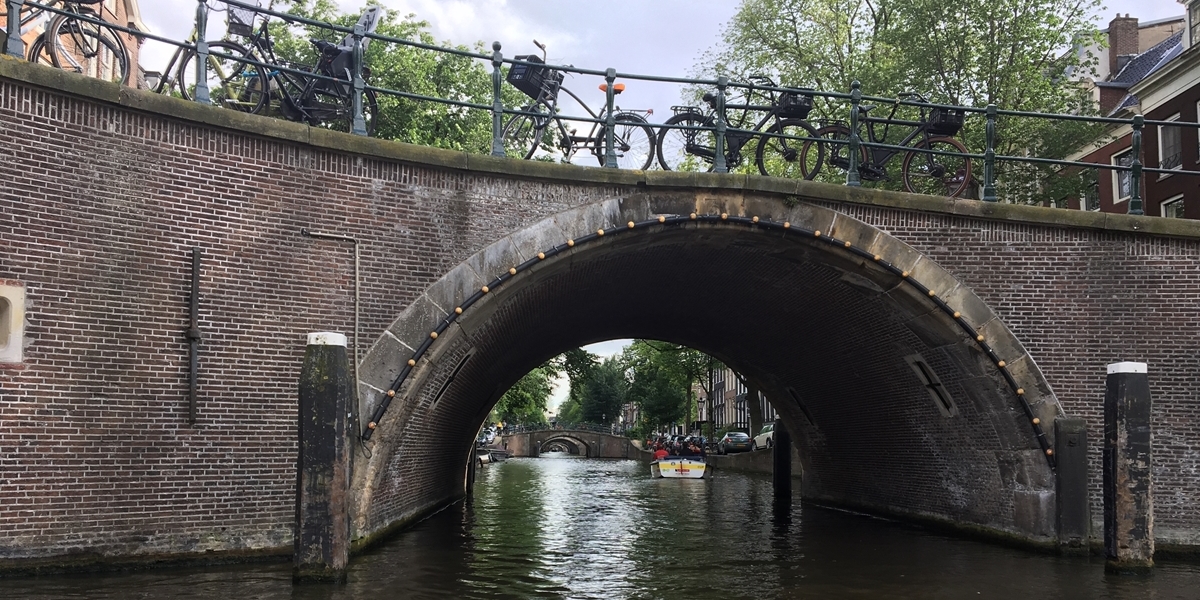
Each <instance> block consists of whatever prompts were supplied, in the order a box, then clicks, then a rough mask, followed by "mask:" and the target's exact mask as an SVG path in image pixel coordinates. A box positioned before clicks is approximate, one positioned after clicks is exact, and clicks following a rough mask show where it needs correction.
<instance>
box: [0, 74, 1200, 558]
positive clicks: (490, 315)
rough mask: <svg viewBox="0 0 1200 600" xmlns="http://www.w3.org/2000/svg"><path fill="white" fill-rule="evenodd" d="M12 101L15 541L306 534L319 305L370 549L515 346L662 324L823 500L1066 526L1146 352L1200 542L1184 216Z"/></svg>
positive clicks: (1178, 535)
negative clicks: (777, 441) (348, 393)
mask: <svg viewBox="0 0 1200 600" xmlns="http://www.w3.org/2000/svg"><path fill="white" fill-rule="evenodd" d="M0 123H3V126H2V127H0V175H2V176H0V181H2V182H3V183H2V184H0V194H2V195H0V290H2V291H3V292H4V293H5V294H8V295H9V296H11V297H12V298H13V302H16V301H17V300H19V302H20V304H19V306H21V307H22V309H23V316H24V318H23V319H22V320H21V321H20V324H22V325H23V327H8V328H5V327H0V331H4V332H8V335H9V337H10V339H8V340H0V342H2V343H0V346H3V345H4V344H7V345H8V347H9V348H20V349H21V352H20V353H18V355H19V357H18V358H17V360H15V361H8V362H5V363H4V364H0V423H3V424H4V426H3V427H0V464H2V465H3V469H2V470H0V478H2V481H0V505H2V506H4V507H5V509H4V510H3V511H0V532H3V533H0V559H5V560H7V561H8V562H7V563H6V564H18V565H20V564H29V565H40V564H60V563H69V562H72V561H76V560H81V559H77V558H76V557H78V556H83V555H87V556H88V557H92V558H89V559H88V560H93V559H95V560H103V561H124V560H143V559H146V558H147V557H151V558H161V557H164V556H167V557H192V556H200V555H204V554H206V553H209V552H217V553H220V552H237V553H265V554H271V553H282V554H286V553H289V552H290V548H291V544H292V539H291V536H292V522H293V514H294V513H293V511H294V489H295V488H294V486H295V471H294V468H295V456H296V381H297V379H298V370H299V366H300V363H301V358H302V357H303V353H304V340H305V334H306V333H308V332H312V331H329V330H332V331H341V332H345V333H347V335H348V336H349V337H350V339H351V346H352V348H351V350H352V354H357V355H358V356H359V357H360V358H361V360H360V361H359V362H358V364H357V371H356V374H357V377H358V382H359V385H358V407H357V410H356V411H353V412H354V414H353V415H352V416H353V418H354V429H355V431H356V432H359V433H361V435H362V437H363V439H362V440H361V441H359V442H357V443H356V447H355V453H354V464H353V473H352V477H351V482H350V483H351V487H350V489H351V511H350V515H349V517H350V527H351V530H352V532H353V536H354V538H355V539H357V540H358V541H359V543H360V544H366V543H368V542H370V541H371V540H373V539H377V538H378V537H379V536H381V535H384V534H386V533H388V532H390V531H394V530H396V529H397V528H399V527H403V526H405V525H407V524H410V523H412V522H414V520H416V519H419V518H421V517H423V516H424V515H427V514H429V513H430V512H431V511H434V510H437V509H438V508H439V507H442V506H444V505H445V504H446V503H447V502H452V501H454V500H456V499H458V498H460V497H462V496H463V494H464V491H465V490H464V481H465V480H466V478H465V473H466V469H467V466H468V463H469V459H470V457H471V452H472V444H473V440H474V437H475V434H476V432H477V431H478V430H479V427H480V425H481V424H482V422H483V421H484V419H486V417H487V414H488V412H489V410H490V409H491V407H492V406H493V405H494V403H495V402H496V400H497V399H498V398H499V397H500V395H501V394H502V393H503V392H504V391H505V389H507V387H508V386H510V385H511V384H512V383H514V382H515V381H516V380H517V379H518V378H520V377H521V376H522V375H523V374H524V373H525V372H527V371H528V370H529V369H530V368H533V367H535V366H537V365H539V364H541V363H542V362H543V361H545V360H547V359H548V358H550V357H552V356H554V355H556V354H558V353H560V352H562V351H564V350H567V349H569V348H573V347H577V346H580V345H584V344H588V343H591V342H596V341H601V340H606V339H613V338H624V337H644V338H653V339H659V340H667V341H671V342H677V343H681V344H686V345H688V346H691V347H694V348H698V349H701V350H704V351H706V352H709V353H711V354H713V355H714V356H716V357H718V358H719V359H721V360H722V361H724V362H726V363H727V364H729V365H731V366H734V367H735V368H737V369H738V370H739V371H741V372H742V373H745V374H746V376H747V377H750V378H752V379H753V380H754V381H755V382H757V383H758V384H759V385H760V386H761V387H762V388H763V389H764V390H765V391H766V393H767V394H768V395H769V397H770V398H771V400H772V402H773V403H774V405H775V406H776V407H777V408H778V410H779V412H780V415H781V418H782V419H783V420H784V422H785V423H786V425H787V428H788V430H789V431H790V432H792V437H793V440H794V443H795V444H796V446H797V447H798V449H799V454H800V457H801V461H802V463H803V472H804V478H803V484H802V493H803V494H804V496H806V497H808V498H813V499H819V500H822V501H824V502H827V503H836V504H841V505H845V506H852V507H857V508H860V509H865V510H870V511H875V512H880V513H887V514H891V515H898V516H904V517H911V518H915V519H922V520H936V521H939V522H943V523H949V524H954V525H958V526H961V527H964V528H966V529H970V530H972V531H984V532H990V533H992V534H995V535H999V536H1004V537H1009V538H1016V539H1020V540H1025V541H1028V542H1032V543H1047V544H1048V543H1052V542H1053V541H1054V540H1055V538H1056V537H1057V530H1056V523H1055V515H1056V502H1057V491H1056V477H1057V471H1056V469H1057V465H1056V461H1055V457H1054V456H1053V455H1052V454H1049V453H1048V452H1047V451H1048V450H1052V449H1053V448H1054V442H1055V440H1054V435H1055V433H1054V431H1055V429H1054V424H1055V422H1056V421H1057V420H1059V419H1061V418H1063V417H1064V416H1072V417H1079V418H1082V419H1084V420H1085V422H1086V424H1087V428H1088V430H1089V433H1090V436H1091V439H1092V440H1098V439H1099V437H1100V433H1101V425H1102V422H1103V415H1102V406H1103V396H1104V377H1105V371H1104V368H1105V365H1106V364H1107V363H1111V362H1116V361H1120V360H1139V361H1144V362H1147V363H1149V364H1150V368H1151V375H1150V382H1151V391H1152V394H1153V398H1154V412H1153V415H1152V418H1153V423H1154V440H1155V454H1154V464H1153V474H1154V485H1155V511H1156V515H1155V526H1156V535H1157V538H1158V540H1159V544H1160V546H1169V545H1175V546H1177V547H1180V548H1192V549H1195V548H1197V547H1200V509H1198V508H1197V505H1196V503H1195V501H1194V499H1195V498H1196V497H1197V496H1200V472H1198V471H1197V470H1196V469H1195V464H1196V458H1197V456H1200V405H1197V404H1196V402H1195V398H1196V397H1197V396H1200V393H1198V392H1200V390H1198V389H1197V386H1198V385H1200V384H1198V383H1197V382H1200V351H1198V350H1200V348H1198V347H1197V340H1198V339H1200V337H1197V335H1196V332H1197V328H1198V326H1200V317H1197V315H1200V260H1197V259H1198V258H1200V228H1198V227H1197V226H1196V224H1195V222H1192V221H1181V220H1175V219H1155V218H1145V217H1130V216H1125V215H1113V214H1096V213H1087V212H1079V211H1067V210H1053V209H1044V208H1036V207H1027V206H1014V205H1006V204H984V203H980V202H975V201H969V200H954V199H947V198H935V197H926V196H914V195H906V194H899V193H889V192H882V191H875V190H863V189H852V188H846V187H840V186H832V185H825V184H819V183H812V182H804V181H790V180H778V179H770V178H760V177H746V176H734V175H728V176H718V175H709V174H685V173H666V172H619V171H613V170H604V169H585V168H577V167H573V166H562V165H547V164H540V163H536V162H522V161H511V160H506V159H497V158H493V157H488V156H478V155H467V154H462V153H457V152H449V151H442V150H436V149H431V148H418V147H413V146H408V145H404V144H398V143H392V142H385V141H380V140H372V139H360V138H355V137H351V136H346V135H341V134H337V133H332V132H328V131H324V130H321V129H315V128H309V127H305V126H301V125H297V124H293V123H285V122H280V121H274V120H270V119H265V118H260V117H256V116H251V115H243V114H237V113H233V112H231V111H222V110H218V109H213V108H208V107H202V106H197V105H195V104H189V103H186V102H182V101H178V100H175V99H171V98H164V97H158V96H154V95H151V94H146V93H142V92H139V91H136V90H128V89H122V88H117V87H114V86H109V85H107V84H104V83H101V82H97V81H93V80H86V79H83V78H78V77H74V76H71V75H70V74H66V73H62V72H59V71H54V70H48V69H43V68H40V67H38V66H37V65H30V64H27V63H23V62H18V61H14V60H10V59H3V60H0ZM302 231H303V232H307V233H309V234H311V235H304V234H303V233H302ZM193 249H198V251H196V254H195V256H197V257H198V259H196V260H197V262H193ZM193 279H195V283H196V289H198V294H195V295H193V294H192V292H191V290H192V282H193ZM18 296H19V298H17V297H18ZM192 300H195V301H196V303H195V306H196V315H197V317H196V320H195V323H194V326H193V323H192V322H191V319H190V318H189V313H190V310H191V306H192ZM13 302H10V303H9V304H7V305H6V306H18V304H14V303H13ZM2 314H3V316H6V317H8V318H9V319H15V317H13V315H16V314H20V311H15V310H12V309H11V308H10V309H7V310H5V311H4V312H3V313H2ZM189 332H191V333H192V334H194V335H192V336H191V337H189ZM18 334H19V335H20V338H19V339H13V336H14V335H18ZM196 336H198V337H196ZM197 340H198V343H197V344H196V346H197V348H198V353H199V354H198V359H197V360H196V362H195V363H194V366H193V363H192V362H191V361H190V360H189V347H190V344H189V342H193V341H197ZM9 355H11V353H10V354H5V356H9ZM190 381H195V382H196V385H195V388H194V389H195V393H194V394H193V393H189V382H190ZM191 416H194V423H193V422H192V419H190V418H189V417H191ZM603 446H604V444H600V447H603ZM1089 457H1090V459H1089V462H1088V471H1089V473H1090V483H1089V484H1088V485H1089V487H1088V490H1089V492H1090V498H1091V506H1092V522H1093V524H1094V527H1093V539H1098V538H1096V536H1097V535H1098V532H1099V531H1100V530H1099V529H1098V524H1099V518H1100V510H1099V503H1100V496H1099V481H1100V457H1099V451H1098V444H1095V443H1093V444H1092V446H1091V452H1090V454H1089ZM96 557H98V558H96Z"/></svg>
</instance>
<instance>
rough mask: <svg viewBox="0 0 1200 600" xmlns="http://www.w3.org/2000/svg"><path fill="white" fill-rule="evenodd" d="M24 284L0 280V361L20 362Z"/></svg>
mask: <svg viewBox="0 0 1200 600" xmlns="http://www.w3.org/2000/svg"><path fill="white" fill-rule="evenodd" d="M24 333H25V286H24V285H21V284H20V283H17V282H10V281H5V280H0V363H20V362H21V361H22V360H23V355H22V353H23V351H24V346H25V335H24Z"/></svg>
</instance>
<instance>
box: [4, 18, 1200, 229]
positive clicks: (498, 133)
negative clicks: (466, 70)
mask: <svg viewBox="0 0 1200 600" xmlns="http://www.w3.org/2000/svg"><path fill="white" fill-rule="evenodd" d="M5 1H6V4H7V7H8V15H9V16H8V19H9V21H10V22H12V21H13V17H14V15H15V16H16V17H17V18H16V22H19V13H20V10H21V9H22V8H24V7H33V8H35V9H38V10H44V11H46V12H48V13H51V14H68V15H70V16H71V18H74V19H79V20H80V21H83V22H88V23H93V24H98V25H103V26H104V27H106V28H110V29H112V30H114V31H120V32H124V33H127V34H130V35H132V36H135V37H137V38H139V39H149V40H155V41H158V42H162V43H166V44H171V45H174V46H176V47H180V48H184V49H186V50H188V51H192V52H196V53H197V54H199V55H200V56H201V57H204V58H205V59H207V57H208V56H210V55H211V56H215V57H219V58H222V59H226V60H236V61H240V62H243V63H247V64H253V65H256V66H258V67H263V68H266V67H269V68H271V69H279V70H281V71H285V72H289V73H292V74H294V75H299V76H303V77H306V78H310V79H321V80H328V81H336V82H339V83H340V84H342V85H346V84H347V83H348V82H347V81H346V80H342V79H337V78H333V77H328V76H325V75H321V74H319V73H315V72H311V71H302V70H297V69H294V68H291V67H288V66H284V65H275V64H267V63H264V62H261V61H259V60H257V59H255V58H253V57H249V56H232V55H229V54H226V53H221V52H215V51H214V52H211V53H210V52H209V50H208V48H207V46H208V43H207V41H206V40H204V39H200V40H198V41H197V42H196V43H190V42H187V41H179V40H173V39H170V38H168V37H165V36H160V35H155V34H152V33H148V32H143V31H138V30H134V29H132V28H129V27H127V26H124V25H121V24H117V23H111V22H106V21H103V20H102V19H96V18H92V17H91V16H89V15H86V14H79V13H73V12H69V11H67V10H64V9H63V8H60V7H57V6H55V5H54V4H56V3H55V2H53V1H52V0H43V2H35V1H32V0H5ZM219 1H221V2H222V3H223V4H225V5H226V6H229V7H237V8H242V9H246V10H251V11H254V12H255V13H258V14H263V15H267V16H268V17H269V18H274V19H279V20H281V21H283V22H286V23H290V24H300V25H304V26H309V27H315V28H319V29H323V30H327V31H329V32H333V33H335V34H340V35H343V36H345V37H346V38H347V39H352V40H353V43H354V51H355V55H356V57H361V52H362V48H363V45H364V43H365V41H366V40H377V41H379V42H381V43H386V44H396V45H402V46H407V47H410V48H415V49H419V50H423V51H430V52H438V53H443V54H449V55H454V56H461V57H466V58H471V59H477V60H482V61H486V62H487V63H490V64H491V66H492V79H493V83H494V85H493V90H492V92H493V93H492V98H491V102H483V101H474V100H472V99H465V100H464V99H460V98H440V97H436V96H429V95H425V94H419V93H414V92H410V91H404V90H394V89H389V88H385V87H381V86H378V85H371V84H370V83H367V82H365V81H363V79H362V78H361V77H360V76H358V75H357V74H358V73H359V72H360V65H361V62H359V61H356V63H355V68H354V72H355V74H356V76H355V77H354V80H353V85H354V88H355V89H356V90H358V89H361V90H369V91H371V92H374V93H376V94H385V95H388V96H393V97H397V98H404V99H408V100H412V101H417V102H432V103H439V104H444V105H448V106H456V107H461V108H464V109H469V110H484V111H489V112H491V113H492V143H491V153H492V154H494V155H503V154H504V144H503V139H502V136H503V125H504V119H505V118H506V117H512V116H515V115H533V116H544V115H539V114H538V113H534V112H530V111H528V110H526V108H525V107H509V106H504V103H503V101H502V81H503V77H504V71H503V70H504V69H505V68H511V67H512V66H514V65H525V66H527V67H530V68H540V69H551V70H553V71H557V72H563V73H573V74H577V75H584V76H591V77H602V78H604V79H605V80H606V81H607V82H609V83H611V82H613V81H615V80H616V79H628V80H636V81H648V82H661V83H677V84H684V85H690V86H705V87H712V88H715V89H716V92H717V93H716V94H715V98H714V101H713V103H712V104H713V105H714V107H715V108H716V110H715V114H714V115H713V123H712V124H711V125H700V126H696V125H687V126H680V125H665V124H659V123H651V124H650V127H652V128H655V129H659V130H661V129H667V128H677V129H686V130H707V131H712V132H713V133H714V136H715V140H714V141H715V146H716V148H717V151H716V152H715V156H714V157H713V161H714V167H715V168H714V170H716V171H717V172H725V171H727V170H728V169H727V165H725V164H724V163H725V151H724V149H725V147H726V146H727V138H728V136H730V135H752V136H773V137H779V138H784V139H788V140H792V141H796V142H799V143H802V142H805V141H815V142H817V143H820V144H823V145H827V146H828V147H836V146H838V145H841V144H846V145H849V146H850V152H849V157H848V158H849V162H850V165H849V167H850V168H849V169H848V170H847V175H846V183H847V185H858V182H859V173H858V170H859V165H858V164H857V163H858V156H859V153H860V152H861V150H860V148H863V147H867V148H881V149H887V150H891V151H898V152H918V153H923V154H934V155H939V154H940V155H955V156H964V157H966V158H970V159H972V160H979V161H983V163H984V170H983V181H982V182H981V183H982V189H983V199H984V200H987V201H996V200H997V197H996V185H995V184H996V181H995V175H996V173H997V171H996V167H997V165H999V164H1003V163H1009V164H1012V163H1024V164H1031V165H1046V166H1053V167H1061V168H1065V169H1091V170H1096V171H1109V172H1120V173H1129V174H1130V184H1129V185H1130V188H1131V190H1132V198H1131V202H1130V204H1129V212H1130V213H1131V214H1141V184H1142V177H1143V175H1144V174H1145V173H1154V174H1160V175H1185V176H1196V175H1200V171H1196V170H1190V169H1182V168H1173V169H1163V168H1160V167H1147V166H1145V165H1143V164H1142V160H1141V158H1142V157H1141V149H1142V136H1143V132H1144V129H1145V128H1146V127H1179V128H1200V123H1188V122H1180V121H1161V120H1147V119H1145V118H1144V117H1143V116H1142V115H1133V116H1131V117H1129V118H1122V117H1112V116H1090V115H1078V114H1062V113H1037V112H1030V111H1021V110H1010V109H1004V108H1000V107H997V106H995V105H989V106H987V107H978V106H961V105H954V104H940V103H935V102H924V101H918V100H915V99H912V98H909V97H903V98H887V97H882V96H872V95H868V94H864V93H862V90H861V89H860V87H859V86H858V83H857V82H855V83H854V85H852V87H851V89H850V90H849V91H848V92H842V91H831V90H815V89H809V88H803V87H793V86H785V85H774V84H773V82H771V81H770V80H769V79H767V78H758V79H755V81H732V80H729V79H728V78H726V77H723V76H722V77H717V78H715V79H705V78H687V77H674V76H664V75H651V74H639V73H626V72H621V71H617V70H615V69H604V70H600V69H589V68H583V67H576V66H571V65H551V64H545V63H541V62H532V61H522V60H516V59H514V58H505V57H504V56H503V54H502V53H501V52H500V49H501V45H500V43H499V42H496V43H494V44H493V45H492V49H493V52H492V53H491V54H486V53H482V52H474V51H470V50H465V49H461V48H448V47H445V46H441V45H436V44H427V43H423V42H419V41H415V40H408V39H402V38H396V37H392V36H388V35H384V34H380V33H376V32H369V33H368V32H365V31H363V30H362V28H361V27H347V26H342V25H335V24H332V23H328V22H324V21H318V20H314V19H310V18H307V17H302V16H298V15H294V14H291V13H286V12H282V11H278V10H273V9H269V8H264V7H260V6H258V5H257V4H252V3H249V2H246V1H244V0H219ZM209 10H211V8H210V7H209V2H208V0H197V17H196V18H197V31H204V25H205V22H204V21H205V20H206V18H207V12H208V11H209ZM16 41H18V42H19V41H20V40H16ZM9 42H10V43H9V44H8V47H7V48H6V49H5V51H6V52H7V53H9V54H21V50H20V49H14V45H13V43H12V42H13V40H12V39H11V38H10V40H9ZM196 63H197V68H198V69H200V70H201V72H200V73H198V77H197V81H198V89H197V94H195V96H196V100H197V101H202V102H203V101H204V100H205V98H203V97H201V96H202V94H201V93H199V92H200V91H201V90H200V89H199V88H200V87H202V86H204V83H203V82H204V81H205V77H204V76H203V75H204V73H203V70H204V69H207V60H197V61H196ZM563 89H564V90H565V88H563ZM609 89H610V90H611V87H610V88H609ZM731 90H744V91H745V92H746V93H747V94H753V93H756V92H763V93H766V94H771V95H775V94H781V93H785V92H792V93H795V92H800V93H803V94H806V95H810V96H812V97H813V98H820V99H823V100H825V101H827V102H828V103H829V104H828V108H829V110H830V111H832V110H836V108H837V107H838V106H845V107H847V108H848V109H849V116H848V119H847V121H849V123H850V129H851V133H852V134H851V136H850V139H848V140H833V139H821V138H817V139H814V138H811V137H805V136H794V135H786V134H778V133H768V132H766V131H756V130H750V129H744V128H738V127H735V126H733V125H731V124H730V123H728V121H727V119H726V117H725V113H726V111H728V110H750V111H765V110H770V108H771V107H770V106H768V105H758V104H751V103H749V102H747V103H746V104H732V103H726V99H727V96H728V95H729V92H730V91H731ZM205 91H206V90H205ZM568 93H569V94H570V92H569V91H568ZM571 95H572V96H574V94H571ZM203 96H207V94H203ZM612 96H613V94H612V92H611V91H610V92H609V93H608V106H607V107H606V108H607V109H608V110H607V114H606V115H604V116H603V118H601V115H602V114H603V111H602V112H600V113H598V112H595V111H592V110H591V107H588V106H587V105H586V104H584V103H583V102H582V101H580V102H579V104H581V105H582V106H583V107H584V108H585V110H587V111H588V112H589V113H590V114H589V115H587V116H584V115H566V114H562V113H556V114H555V115H554V117H555V118H558V119H562V120H566V121H578V122H584V123H593V124H600V125H603V126H605V127H606V129H608V133H609V135H607V138H609V139H606V140H602V143H603V144H604V151H605V156H607V158H608V160H606V161H605V162H606V163H607V166H612V167H615V166H616V161H615V159H614V158H613V157H614V154H613V141H612V139H611V138H612V135H611V130H612V126H613V109H614V108H615V107H614V106H612V103H613V99H612ZM575 99H576V100H580V99H579V98H578V97H575ZM863 102H879V103H887V104H891V105H894V106H905V107H916V108H919V109H922V110H928V109H934V108H937V109H948V110H955V111H962V112H963V113H964V114H971V115H982V116H984V117H985V119H986V135H985V136H984V148H983V150H982V151H981V152H977V153H976V152H968V153H967V154H959V153H954V152H945V151H941V150H935V149H926V148H914V147H912V146H898V145H893V144H887V143H881V142H874V141H871V140H862V139H859V135H858V132H859V130H860V128H861V121H862V119H860V118H859V117H860V115H859V114H858V109H857V107H858V105H860V104H861V103H863ZM354 104H355V106H354V115H353V116H354V121H355V127H354V128H353V129H354V132H355V133H358V134H360V135H365V134H366V130H365V128H362V127H360V126H359V125H360V124H361V123H362V119H363V113H362V107H361V106H360V104H361V103H359V102H355V103H354ZM827 112H828V111H827ZM1005 118H1013V119H1043V120H1052V121H1064V122H1079V123H1093V124H1097V125H1103V126H1105V127H1107V128H1108V130H1107V131H1106V132H1105V134H1104V135H1105V136H1110V137H1111V138H1112V139H1107V138H1103V139H1100V140H1096V141H1095V142H1093V144H1094V146H1093V148H1094V149H1099V148H1101V147H1102V146H1103V145H1105V144H1106V143H1112V142H1113V141H1115V140H1116V139H1120V137H1122V136H1117V137H1112V136H1113V134H1114V133H1116V132H1114V131H1113V130H1114V128H1115V129H1117V130H1119V129H1120V127H1121V126H1127V127H1129V130H1128V133H1123V136H1124V135H1128V136H1129V137H1130V147H1131V148H1132V149H1133V150H1134V153H1133V154H1134V156H1133V160H1132V161H1131V164H1126V165H1122V164H1106V163H1099V162H1088V161H1083V160H1069V159H1065V158H1047V157H1038V156H1013V155H1009V154H1002V153H999V152H997V148H996V145H997V140H996V138H997V136H996V133H995V132H996V127H997V124H998V123H999V122H1000V121H1001V120H1002V119H1005ZM897 123H900V124H908V125H910V126H911V125H913V124H916V123H918V122H916V121H906V120H897ZM1118 132H1119V131H1118ZM1081 150H1087V146H1085V147H1083V148H1081Z"/></svg>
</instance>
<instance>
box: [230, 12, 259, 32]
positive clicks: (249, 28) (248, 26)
mask: <svg viewBox="0 0 1200 600" xmlns="http://www.w3.org/2000/svg"><path fill="white" fill-rule="evenodd" d="M226 7H228V9H229V14H228V15H226V22H227V24H228V30H229V33H230V34H231V35H240V36H242V37H250V36H252V35H254V17H256V16H258V11H256V10H253V9H250V8H242V7H240V6H234V5H232V4H227V5H226Z"/></svg>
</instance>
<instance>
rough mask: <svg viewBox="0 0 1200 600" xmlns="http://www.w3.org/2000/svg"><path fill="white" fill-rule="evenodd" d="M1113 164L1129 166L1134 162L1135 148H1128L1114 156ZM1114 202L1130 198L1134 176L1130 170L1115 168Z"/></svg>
mask: <svg viewBox="0 0 1200 600" xmlns="http://www.w3.org/2000/svg"><path fill="white" fill-rule="evenodd" d="M1112 164H1113V165H1114V166H1118V167H1128V166H1129V165H1132V164H1133V148H1126V149H1125V150H1122V151H1120V152H1118V153H1116V154H1114V155H1113V156H1112ZM1112 174H1113V202H1123V201H1125V200H1128V199H1129V196H1130V195H1131V194H1130V191H1131V190H1132V187H1131V186H1132V184H1133V178H1132V176H1131V174H1130V172H1129V171H1118V170H1115V169H1114V170H1113V172H1112Z"/></svg>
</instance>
